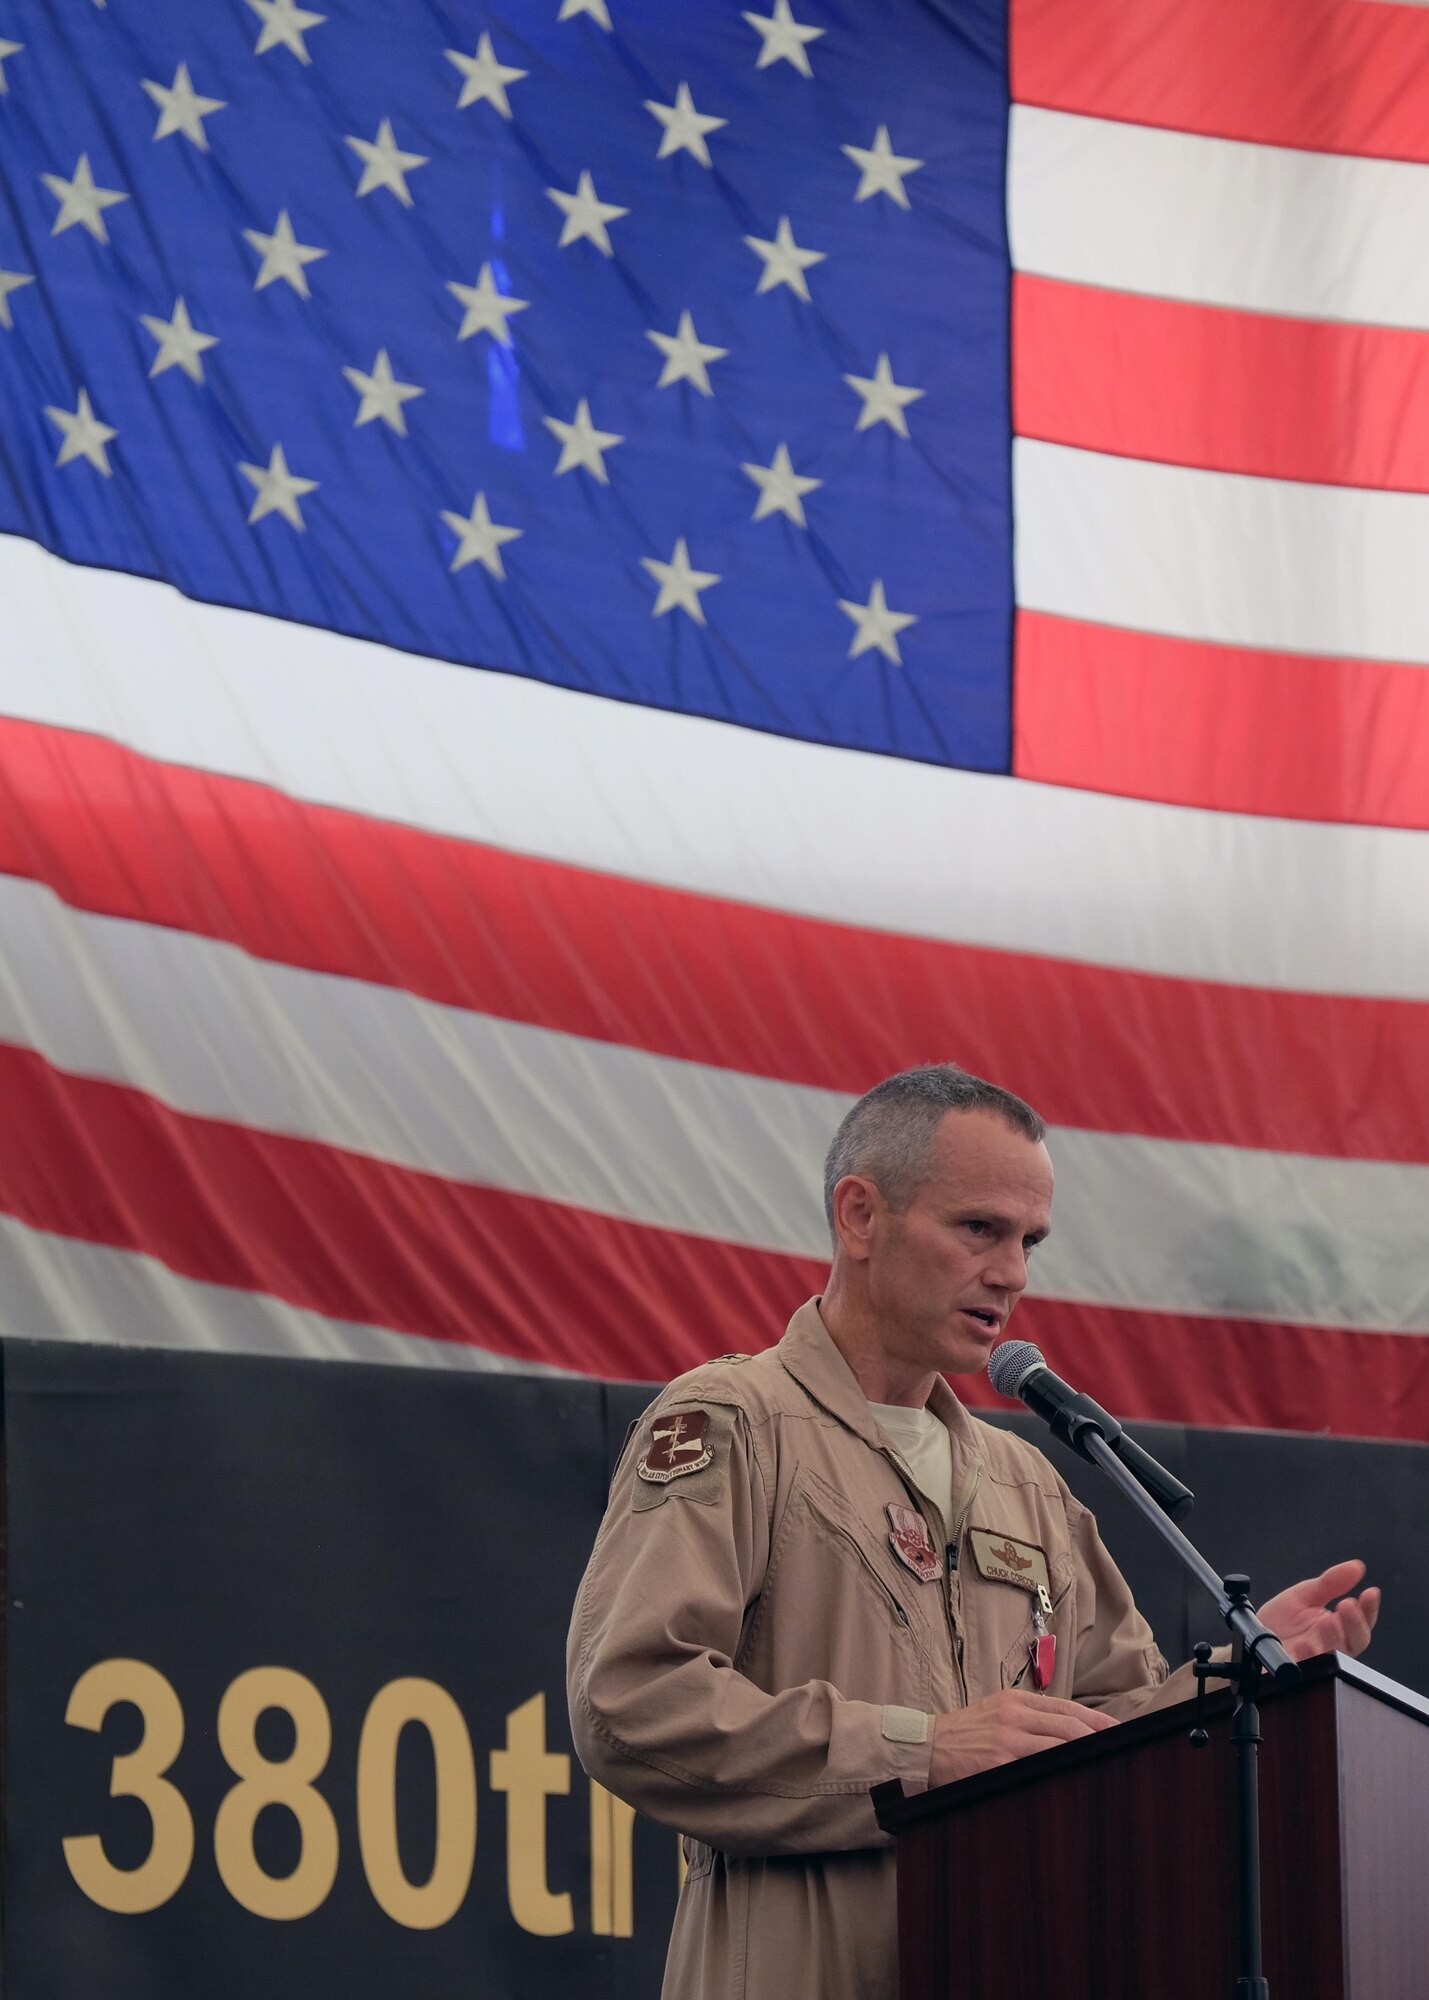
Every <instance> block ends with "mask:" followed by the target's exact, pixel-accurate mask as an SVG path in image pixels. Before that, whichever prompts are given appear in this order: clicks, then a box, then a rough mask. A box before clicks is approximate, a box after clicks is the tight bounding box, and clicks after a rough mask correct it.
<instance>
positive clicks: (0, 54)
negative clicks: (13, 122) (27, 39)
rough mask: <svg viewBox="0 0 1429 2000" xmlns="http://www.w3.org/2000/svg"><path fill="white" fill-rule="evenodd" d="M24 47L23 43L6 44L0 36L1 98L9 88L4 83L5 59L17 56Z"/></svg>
mask: <svg viewBox="0 0 1429 2000" xmlns="http://www.w3.org/2000/svg"><path fill="white" fill-rule="evenodd" d="M24 46H25V44H24V43H23V42H7V41H6V39H5V37H4V36H3V35H0V97H3V96H4V95H5V93H6V91H7V90H8V89H9V88H10V86H9V84H8V83H7V82H6V81H5V58H6V57H7V56H17V55H19V53H20V51H21V49H22V48H24Z"/></svg>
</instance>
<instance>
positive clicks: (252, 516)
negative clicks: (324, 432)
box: [238, 444, 319, 532]
mask: <svg viewBox="0 0 1429 2000" xmlns="http://www.w3.org/2000/svg"><path fill="white" fill-rule="evenodd" d="M238 470H239V471H240V472H241V473H242V474H243V477H244V478H245V479H246V480H247V481H248V483H249V485H250V486H251V487H252V488H253V490H254V494H255V496H256V497H255V498H254V501H253V505H252V506H251V507H250V508H249V510H248V525H249V527H250V528H251V527H252V526H253V525H254V523H255V522H258V521H261V520H262V519H263V516H264V515H265V514H281V515H282V517H283V519H284V520H285V521H291V523H292V524H293V526H294V527H295V528H297V529H298V530H299V532H301V531H302V528H303V516H302V511H301V509H300V508H299V506H298V502H299V500H301V499H302V497H303V495H304V494H305V493H316V492H317V489H318V483H319V482H318V481H317V480H316V479H300V478H299V477H298V476H297V474H296V473H293V472H289V470H288V461H287V459H286V458H284V456H283V447H282V446H281V445H280V444H275V445H274V447H273V450H272V454H271V456H270V457H269V460H268V463H267V464H266V465H248V464H240V466H239V468H238Z"/></svg>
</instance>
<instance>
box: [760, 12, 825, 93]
mask: <svg viewBox="0 0 1429 2000" xmlns="http://www.w3.org/2000/svg"><path fill="white" fill-rule="evenodd" d="M744 18H745V20H746V21H748V23H749V25H750V27H751V28H753V30H754V32H755V33H756V34H757V35H762V36H763V38H764V46H763V47H762V48H761V49H760V51H759V58H758V60H757V61H756V63H755V65H754V67H755V68H756V69H768V67H769V65H770V63H774V62H779V61H780V60H781V59H782V60H783V61H784V62H788V63H792V64H793V65H794V67H795V69H796V70H798V72H799V74H800V75H801V76H812V75H813V74H814V72H813V70H812V69H810V67H809V58H808V55H807V54H806V53H805V49H804V44H805V42H816V41H817V40H818V39H819V37H820V35H822V34H823V33H824V30H823V29H822V28H805V27H803V26H801V24H800V23H799V22H798V21H796V20H795V19H794V16H793V15H792V13H790V11H789V0H774V12H773V13H772V14H746V15H745V17H744Z"/></svg>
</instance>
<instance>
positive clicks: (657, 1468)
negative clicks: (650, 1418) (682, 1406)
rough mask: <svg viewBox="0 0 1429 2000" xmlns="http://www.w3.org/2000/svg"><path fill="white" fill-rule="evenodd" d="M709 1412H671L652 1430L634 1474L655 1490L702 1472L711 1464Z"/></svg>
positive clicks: (661, 1418)
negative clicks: (646, 1480)
mask: <svg viewBox="0 0 1429 2000" xmlns="http://www.w3.org/2000/svg"><path fill="white" fill-rule="evenodd" d="M709 1435H710V1418H709V1411H708V1410H671V1411H670V1412H669V1414H668V1415H666V1416H663V1417H656V1419H655V1421H654V1423H652V1424H651V1426H650V1442H649V1443H648V1444H647V1445H646V1447H645V1454H644V1456H643V1457H642V1458H641V1459H640V1461H639V1463H638V1464H637V1465H636V1467H635V1470H636V1471H637V1472H638V1473H639V1474H640V1477H641V1478H642V1479H648V1480H650V1481H651V1482H652V1484H653V1485H656V1486H668V1485H669V1483H670V1481H671V1480H672V1479H683V1478H684V1476H685V1475H686V1473H689V1472H703V1471H704V1469H705V1467H706V1466H707V1465H708V1464H709V1462H710V1457H711V1453H710V1447H709Z"/></svg>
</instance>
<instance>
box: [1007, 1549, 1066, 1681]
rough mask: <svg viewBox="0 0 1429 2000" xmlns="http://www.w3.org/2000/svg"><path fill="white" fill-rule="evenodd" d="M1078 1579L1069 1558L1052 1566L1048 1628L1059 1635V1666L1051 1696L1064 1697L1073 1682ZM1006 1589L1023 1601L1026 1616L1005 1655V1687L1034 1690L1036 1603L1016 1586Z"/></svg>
mask: <svg viewBox="0 0 1429 2000" xmlns="http://www.w3.org/2000/svg"><path fill="white" fill-rule="evenodd" d="M1075 1576H1076V1565H1075V1564H1074V1563H1073V1561H1072V1559H1071V1557H1070V1556H1060V1557H1058V1558H1057V1560H1056V1561H1055V1562H1054V1563H1053V1564H1052V1569H1051V1577H1052V1616H1051V1618H1050V1619H1049V1620H1048V1629H1049V1630H1050V1631H1052V1632H1055V1633H1056V1635H1057V1665H1056V1670H1055V1672H1054V1673H1053V1675H1052V1685H1051V1687H1050V1688H1048V1689H1047V1693H1048V1694H1057V1695H1061V1694H1065V1692H1066V1690H1067V1688H1068V1686H1069V1685H1070V1683H1071V1675H1072V1652H1073V1645H1072V1642H1073V1640H1074V1639H1075V1637H1076V1631H1075V1619H1074V1614H1075V1611H1076V1601H1075V1598H1074V1597H1073V1594H1072V1583H1073V1580H1074V1578H1075ZM1004 1588H1005V1589H1006V1590H1007V1593H1008V1595H1009V1596H1012V1595H1016V1596H1019V1597H1021V1598H1022V1599H1023V1611H1024V1614H1025V1616H1024V1621H1023V1626H1022V1630H1021V1631H1020V1632H1019V1633H1018V1635H1017V1637H1016V1638H1015V1639H1014V1640H1013V1642H1012V1644H1011V1645H1010V1646H1009V1647H1008V1649H1007V1651H1006V1653H1004V1655H1003V1658H1002V1685H1003V1686H1004V1687H1005V1688H1010V1687H1026V1688H1031V1687H1032V1686H1033V1685H1034V1683H1033V1680H1032V1673H1031V1669H1032V1641H1033V1639H1034V1638H1035V1637H1036V1632H1037V1628H1036V1626H1035V1624H1034V1623H1033V1620H1032V1613H1033V1611H1034V1609H1035V1608H1036V1604H1037V1600H1036V1598H1035V1597H1033V1596H1031V1595H1030V1593H1028V1592H1026V1591H1014V1586H1013V1585H1011V1584H1007V1585H1005V1586H1004Z"/></svg>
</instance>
